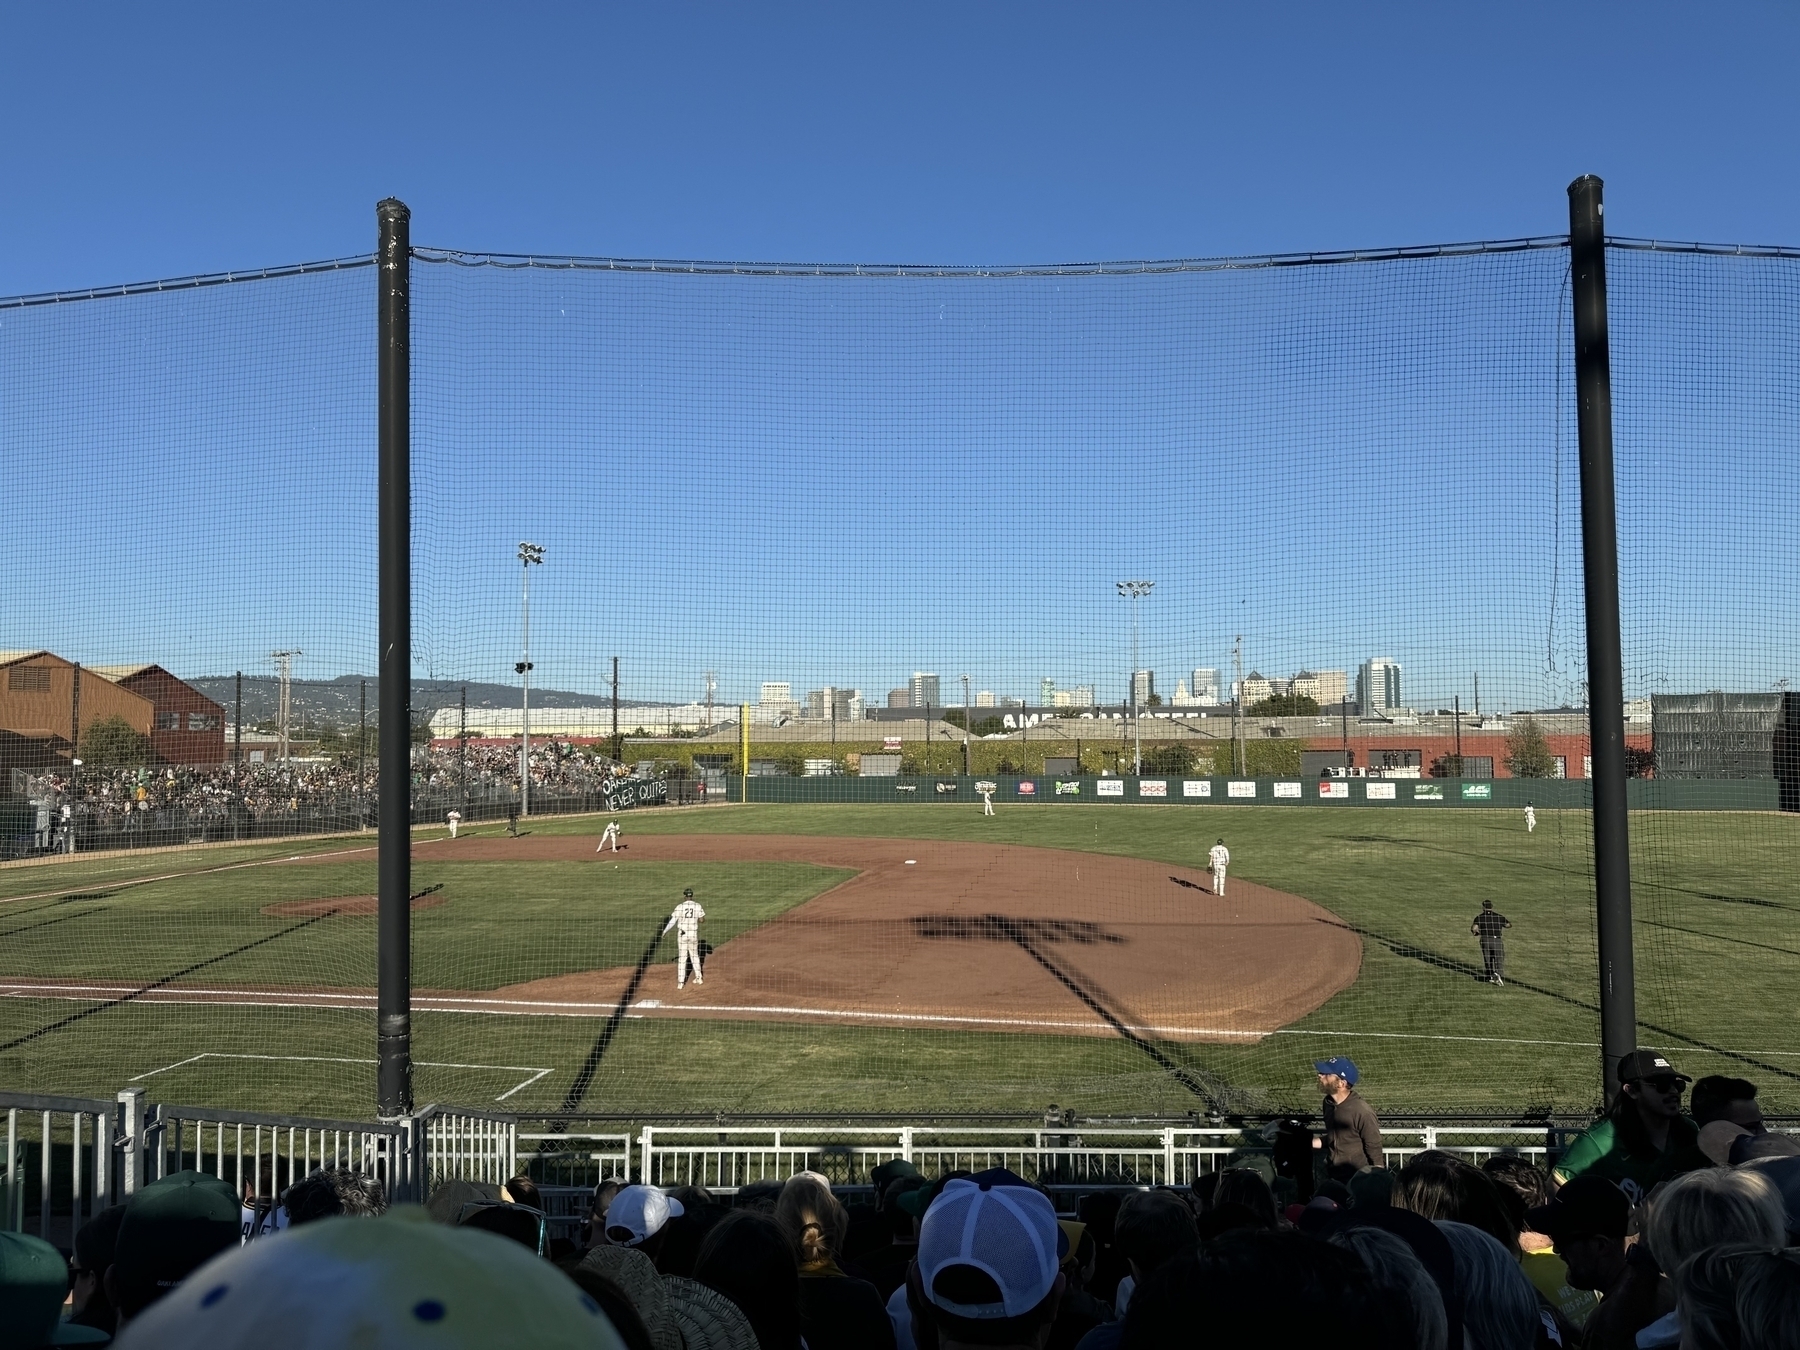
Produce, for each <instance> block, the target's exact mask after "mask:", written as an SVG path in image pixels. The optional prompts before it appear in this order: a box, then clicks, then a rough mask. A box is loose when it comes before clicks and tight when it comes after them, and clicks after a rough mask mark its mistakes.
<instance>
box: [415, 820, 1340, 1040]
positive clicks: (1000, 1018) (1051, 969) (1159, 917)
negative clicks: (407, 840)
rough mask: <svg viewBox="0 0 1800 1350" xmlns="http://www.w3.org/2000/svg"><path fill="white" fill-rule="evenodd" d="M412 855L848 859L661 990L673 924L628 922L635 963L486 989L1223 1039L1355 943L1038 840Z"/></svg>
mask: <svg viewBox="0 0 1800 1350" xmlns="http://www.w3.org/2000/svg"><path fill="white" fill-rule="evenodd" d="M419 854H420V856H421V857H427V856H428V857H430V858H432V859H433V860H435V861H443V860H447V859H448V858H452V857H454V858H456V859H459V860H462V861H469V862H477V861H506V860H518V861H525V860H531V861H537V862H548V861H558V862H577V861H582V862H591V863H595V864H603V865H613V864H617V865H619V866H625V867H628V866H631V865H632V864H633V863H638V862H646V861H656V862H664V863H666V862H683V861H687V862H762V861H780V862H807V863H815V864H819V865H822V866H827V867H837V868H847V869H853V870H854V871H855V873H856V875H855V876H853V877H852V878H850V879H849V880H847V881H845V882H843V883H842V884H840V885H838V886H835V887H833V888H832V889H831V890H829V891H826V892H825V893H823V894H821V895H819V896H816V897H814V898H813V899H811V900H809V901H807V902H806V903H804V904H802V905H799V906H797V907H795V908H794V909H792V910H789V911H787V912H786V913H784V914H782V915H781V916H780V917H778V918H776V919H773V920H771V921H770V922H768V923H765V924H762V925H760V926H759V927H757V928H754V929H751V930H750V931H748V932H745V933H742V934H740V935H739V936H737V937H736V938H733V939H732V940H731V941H730V942H728V943H726V944H725V945H724V946H722V947H720V948H718V949H717V950H716V951H713V952H711V953H710V955H709V956H708V958H707V962H706V978H705V982H704V983H694V982H690V983H689V984H688V985H687V987H686V988H685V989H681V990H677V989H676V986H675V975H674V963H673V962H672V961H670V960H652V959H649V958H650V957H651V956H653V955H661V954H664V953H668V954H672V949H673V947H674V942H673V939H672V938H670V939H667V940H665V942H664V943H663V944H662V945H661V946H658V947H653V946H651V945H649V944H648V938H649V937H650V936H653V935H649V934H647V935H646V939H647V946H646V958H647V959H646V960H645V962H644V963H643V964H642V965H641V966H638V967H616V968H613V969H609V970H593V971H585V972H581V973H577V974H570V975H560V976H555V977H552V978H548V979H541V980H534V981H531V982H529V983H526V984H515V985H511V986H508V987H505V988H502V989H497V990H492V991H490V992H489V993H488V994H486V995H484V996H483V1001H492V1002H493V1003H496V1004H502V1003H514V1004H525V1005H529V1004H536V1005H540V1006H543V1005H562V1006H563V1007H568V1006H569V1005H586V1006H592V1007H595V1008H599V1007H603V1006H605V1005H614V1006H618V1005H621V1004H623V1005H624V1006H627V1007H629V1009H630V1011H631V1012H632V1013H633V1014H636V1015H642V1016H658V1017H701V1018H751V1019H756V1020H779V1021H808V1020H828V1021H830V1022H832V1023H834V1024H840V1025H846V1024H847V1025H855V1024H859V1023H860V1024H871V1025H888V1026H891V1025H897V1024H899V1025H905V1024H914V1025H939V1026H945V1027H955V1026H967V1027H970V1028H980V1029H984V1030H1014V1031H1020V1032H1043V1033H1055V1034H1069V1033H1076V1034H1080V1033H1092V1034H1095V1035H1118V1034H1120V1033H1121V1032H1128V1033H1131V1034H1140V1033H1141V1034H1148V1035H1155V1036H1160V1037H1169V1038H1174V1039H1188V1040H1218V1041H1228V1042H1242V1041H1244V1040H1249V1039H1255V1038H1257V1037H1260V1036H1262V1035H1266V1034H1267V1033H1269V1032H1271V1031H1273V1030H1275V1029H1276V1028H1279V1027H1282V1026H1285V1025H1287V1024H1288V1023H1291V1022H1293V1021H1295V1020H1296V1019H1298V1018H1300V1017H1302V1016H1304V1015H1305V1014H1306V1013H1308V1012H1311V1011H1312V1010H1313V1009H1314V1008H1317V1007H1318V1006H1319V1005H1320V1004H1322V1003H1324V1002H1325V1001H1326V1000H1327V999H1328V998H1330V997H1331V996H1332V995H1333V994H1336V993H1337V992H1339V991H1340V990H1342V989H1345V988H1347V987H1348V986H1349V985H1351V984H1352V983H1354V982H1355V980H1356V977H1357V973H1358V970H1359V969H1360V965H1361V957H1362V942H1361V939H1360V938H1359V937H1358V936H1357V935H1356V934H1355V933H1354V932H1352V931H1351V930H1350V929H1349V928H1347V927H1346V926H1345V925H1344V924H1343V922H1342V921H1341V920H1339V919H1337V918H1336V917H1335V916H1333V915H1331V914H1330V913H1328V912H1327V911H1325V910H1323V909H1321V908H1320V907H1319V906H1317V905H1314V904H1312V903H1311V902H1309V901H1307V900H1304V899H1302V898H1301V897H1299V896H1296V895H1290V894H1287V893H1286V892H1283V891H1277V890H1272V889H1270V888H1269V887H1266V886H1259V885H1256V884H1254V883H1251V882H1245V881H1238V880H1232V881H1231V882H1230V884H1229V885H1228V887H1227V894H1226V895H1225V896H1224V897H1223V898H1221V897H1218V896H1215V895H1213V894H1212V885H1211V876H1210V874H1208V873H1205V872H1201V871H1195V870H1192V869H1187V868H1181V867H1171V866H1170V865H1169V864H1167V863H1159V862H1152V861H1146V860H1141V859H1131V858H1119V857H1106V856H1100V855H1096V854H1092V853H1076V852H1066V851H1062V850H1057V849H1045V848H1028V847H1021V846H1016V845H1005V844H1000V845H995V844H978V843H956V842H947V841H943V840H922V839H921V840H895V839H857V838H848V839H846V838H828V837H810V836H767V835H648V834H640V835H636V836H634V837H633V838H632V839H631V841H630V847H629V848H628V849H626V850H625V851H624V852H621V853H618V854H614V853H611V852H607V853H604V854H599V855H596V854H595V853H594V851H593V845H592V841H591V840H588V839H584V838H580V837H568V836H563V837H556V836H544V837H539V838H530V837H527V838H521V839H508V838H491V837H490V838H477V839H467V840H457V841H454V842H452V841H449V840H443V841H439V842H436V843H433V844H427V845H424V846H422V847H421V848H420V850H419ZM909 860H910V861H909ZM678 898H679V897H678V896H671V898H670V904H671V907H672V906H673V904H674V903H675V900H676V899H678ZM696 898H697V899H698V900H699V901H700V902H701V904H702V905H703V906H705V907H707V908H708V909H709V910H711V911H712V912H714V913H718V912H721V911H722V910H723V909H724V908H725V907H728V906H729V905H730V904H731V897H730V896H729V895H706V894H701V895H697V896H696ZM597 903H603V902H597ZM596 917H597V918H601V917H603V916H602V915H598V914H597V915H596ZM701 936H702V938H703V939H704V937H705V929H704V927H702V930H701ZM547 1010H548V1006H546V1011H547Z"/></svg>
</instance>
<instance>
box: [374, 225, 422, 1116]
mask: <svg viewBox="0 0 1800 1350" xmlns="http://www.w3.org/2000/svg"><path fill="white" fill-rule="evenodd" d="M411 217H412V213H411V212H410V211H408V210H407V208H406V205H405V203H403V202H399V201H395V200H394V199H393V198H391V197H389V198H387V199H386V200H384V201H382V202H380V203H379V204H377V206H376V207H375V218H376V221H377V223H378V225H379V228H380V241H379V246H378V249H377V258H378V260H379V264H380V265H379V267H378V268H377V269H376V275H377V277H378V278H379V285H378V289H377V301H376V308H377V311H378V318H377V323H378V325H379V350H378V357H377V359H378V361H379V363H380V393H379V406H378V411H377V418H378V421H379V456H380V464H379V468H378V474H379V479H380V487H379V497H380V500H379V504H378V506H377V514H378V515H379V518H380V535H381V540H380V607H381V617H380V621H379V622H380V644H381V651H380V653H379V663H378V670H377V674H378V676H379V678H380V684H379V686H378V688H377V691H376V700H377V701H376V707H377V718H378V725H377V728H376V735H377V737H378V738H379V739H378V742H377V745H378V752H377V753H378V756H379V765H380V789H379V791H380V797H379V800H378V803H377V805H378V810H379V824H380V835H379V843H380V859H381V861H380V864H379V867H380V871H379V877H378V881H377V893H378V897H379V901H378V908H379V917H378V919H377V925H376V927H377V932H378V937H377V947H378V951H377V966H378V990H377V993H376V1012H375V1016H376V1033H375V1043H376V1050H375V1058H376V1066H377V1067H376V1095H377V1109H378V1111H379V1112H380V1114H381V1115H382V1117H384V1118H388V1119H391V1118H393V1117H396V1116H403V1115H407V1114H410V1113H411V1111H412V1108H413V1100H412V708H411V702H412V536H411V530H412V482H411V462H410V461H411V456H412V444H411V440H412V423H411V411H412V409H411V379H412V360H411V342H412V329H411V326H412V248H411V239H410V231H409V222H410V220H411Z"/></svg>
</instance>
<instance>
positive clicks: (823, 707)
mask: <svg viewBox="0 0 1800 1350" xmlns="http://www.w3.org/2000/svg"><path fill="white" fill-rule="evenodd" d="M805 715H806V716H807V717H808V718H811V719H816V720H819V721H826V722H829V721H831V720H832V719H833V717H834V715H835V717H836V720H838V721H839V722H860V721H862V718H863V696H862V690H860V689H839V688H838V687H837V686H836V685H830V684H828V685H826V686H825V687H824V688H823V689H813V690H810V691H809V692H808V693H807V695H806V714H805Z"/></svg>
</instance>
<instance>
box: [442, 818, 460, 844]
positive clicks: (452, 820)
mask: <svg viewBox="0 0 1800 1350" xmlns="http://www.w3.org/2000/svg"><path fill="white" fill-rule="evenodd" d="M444 820H445V821H446V822H447V823H448V824H449V826H450V837H451V838H452V839H454V838H456V827H457V826H458V825H460V824H462V812H461V811H446V812H445V813H444Z"/></svg>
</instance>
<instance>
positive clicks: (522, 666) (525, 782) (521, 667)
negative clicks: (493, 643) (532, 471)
mask: <svg viewBox="0 0 1800 1350" xmlns="http://www.w3.org/2000/svg"><path fill="white" fill-rule="evenodd" d="M543 565H544V546H543V545H542V544H526V543H521V544H520V545H519V566H520V568H521V569H522V570H523V571H524V574H525V597H524V607H525V608H524V615H525V650H524V659H523V660H521V661H519V662H517V663H515V664H514V666H513V669H514V670H516V671H517V672H518V673H519V678H520V679H521V680H523V681H524V684H523V691H524V701H523V703H522V705H521V710H522V712H523V717H522V718H521V720H520V730H521V732H522V733H523V734H522V735H521V737H520V745H519V814H520V815H521V816H528V815H530V814H531V569H532V568H533V567H534V566H535V567H542V566H543Z"/></svg>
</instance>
